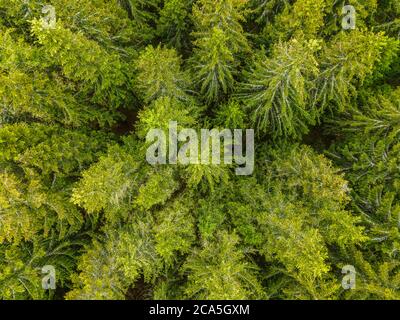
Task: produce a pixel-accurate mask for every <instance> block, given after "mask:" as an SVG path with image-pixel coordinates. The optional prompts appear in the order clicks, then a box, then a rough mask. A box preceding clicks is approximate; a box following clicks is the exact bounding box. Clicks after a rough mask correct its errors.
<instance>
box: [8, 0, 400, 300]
mask: <svg viewBox="0 0 400 320" xmlns="http://www.w3.org/2000/svg"><path fill="white" fill-rule="evenodd" d="M49 4H50V5H52V6H53V7H54V9H55V13H56V23H55V26H54V28H53V27H50V28H49V27H48V26H46V24H45V23H44V22H45V20H46V13H45V12H42V9H43V6H44V5H45V4H44V3H43V2H42V1H39V0H29V1H20V0H0V299H1V300H12V299H15V300H17V299H21V300H22V299H71V300H73V299H84V300H87V299H105V300H109V299H217V300H220V299H279V300H282V299H319V300H321V299H363V300H364V299H386V300H388V299H396V300H397V299H400V295H399V286H400V276H399V274H400V273H399V270H400V269H399V261H398V260H399V252H400V230H399V225H400V224H399V215H400V193H399V190H400V170H399V168H400V163H399V162H400V160H399V159H400V140H399V139H400V102H399V101H400V87H399V85H400V83H399V81H398V79H399V76H400V59H399V50H400V45H399V39H398V35H399V31H400V22H399V13H400V5H399V1H398V0H379V1H378V0H348V1H344V0H340V1H328V0H219V1H215V0H197V1H192V0H181V1H178V0H163V1H161V0H154V1H145V0H91V1H88V0H75V1H70V0H52V1H49ZM344 5H353V6H354V7H355V9H356V28H355V29H354V30H342V25H341V22H342V19H343V14H342V9H343V6H344ZM171 122H174V123H175V122H176V123H177V124H178V131H180V130H181V129H183V128H190V129H193V130H195V132H197V133H198V134H199V135H198V136H199V137H200V129H202V128H207V129H209V130H211V129H213V128H216V129H218V130H222V129H225V128H226V129H230V130H233V129H255V131H256V133H257V135H256V137H255V165H254V173H253V174H252V176H248V177H245V176H236V175H235V168H237V166H238V165H239V164H238V163H237V161H235V162H234V163H233V164H227V163H221V165H217V164H215V163H214V164H206V163H201V162H200V161H199V163H198V164H194V163H191V164H186V165H183V164H177V165H173V164H165V165H163V164H158V165H154V166H153V165H150V164H149V163H148V162H147V161H146V153H147V152H146V151H147V148H148V147H149V143H150V141H146V137H147V134H148V133H149V131H150V130H152V129H161V130H162V131H163V132H164V133H165V135H166V137H167V138H169V132H168V130H169V128H170V124H171ZM180 140H181V139H180ZM184 144H185V141H179V143H178V147H181V146H183V145H184ZM199 147H201V143H200V141H199ZM168 148H170V146H169V144H168V147H167V149H168ZM222 148H223V146H222V144H221V150H222ZM199 150H200V151H201V153H202V154H204V152H210V151H209V150H201V149H200V148H199ZM246 150H247V149H246ZM236 151H237V150H236ZM242 151H243V152H242V153H244V152H245V150H242ZM247 151H248V150H247ZM200 158H201V154H200V155H199V160H200ZM237 159H238V158H235V160H237ZM46 265H47V266H49V265H50V266H53V267H54V268H55V270H56V279H55V280H56V290H45V289H43V287H42V280H43V277H44V276H45V274H43V273H42V268H43V267H44V266H46ZM346 265H352V266H354V268H355V270H356V283H355V285H356V287H355V288H353V289H351V290H345V289H344V288H343V287H342V285H341V282H342V279H343V276H344V274H342V273H341V271H342V268H343V266H346Z"/></svg>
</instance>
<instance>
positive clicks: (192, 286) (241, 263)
mask: <svg viewBox="0 0 400 320" xmlns="http://www.w3.org/2000/svg"><path fill="white" fill-rule="evenodd" d="M238 241H239V238H238V236H237V235H235V234H229V233H227V232H219V233H217V234H216V235H215V239H213V240H212V241H211V242H208V241H206V242H204V243H203V245H202V248H199V249H196V250H195V251H194V252H193V253H192V255H191V256H190V257H189V258H188V260H187V261H186V263H185V265H184V267H183V270H184V271H185V272H187V273H188V285H187V288H186V290H185V293H186V295H187V296H188V297H189V298H196V299H211V300H213V299H235V300H239V299H249V298H260V297H261V294H262V293H261V292H262V291H261V287H260V284H259V282H258V280H257V278H256V272H257V268H256V267H255V266H254V265H253V264H252V263H251V262H248V261H245V256H244V254H243V252H242V251H241V250H239V249H238V248H237V245H238Z"/></svg>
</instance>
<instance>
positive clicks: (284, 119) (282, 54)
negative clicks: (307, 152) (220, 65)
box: [241, 39, 319, 138]
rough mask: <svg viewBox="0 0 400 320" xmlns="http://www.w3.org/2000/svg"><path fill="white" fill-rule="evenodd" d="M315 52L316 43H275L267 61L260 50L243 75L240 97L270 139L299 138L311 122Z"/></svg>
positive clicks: (316, 67) (315, 69) (258, 126)
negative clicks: (243, 80) (311, 91)
mask: <svg viewBox="0 0 400 320" xmlns="http://www.w3.org/2000/svg"><path fill="white" fill-rule="evenodd" d="M318 49H319V43H318V42H317V41H298V40H296V39H294V40H292V41H290V42H288V43H279V44H278V45H277V46H276V47H275V48H274V51H273V54H272V57H271V58H266V57H265V53H264V52H263V51H261V52H260V54H259V55H258V59H257V61H256V62H255V64H254V66H253V67H252V68H251V69H250V70H249V71H247V72H245V77H246V81H245V82H244V83H243V84H242V94H241V97H242V99H243V103H244V104H245V105H246V108H247V109H248V112H250V113H251V120H252V123H253V124H254V125H255V126H256V128H257V130H258V131H259V132H260V133H269V134H271V135H272V136H273V137H274V138H276V137H280V136H284V137H287V136H293V137H300V136H301V134H302V133H306V132H307V129H308V125H310V124H314V123H315V118H316V111H315V110H313V106H312V105H311V104H310V103H309V99H310V97H309V94H310V90H312V88H313V86H314V83H313V81H312V79H313V77H315V76H316V75H317V74H318V62H317V60H316V58H315V55H314V54H315V51H316V50H318ZM310 80H311V81H310Z"/></svg>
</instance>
